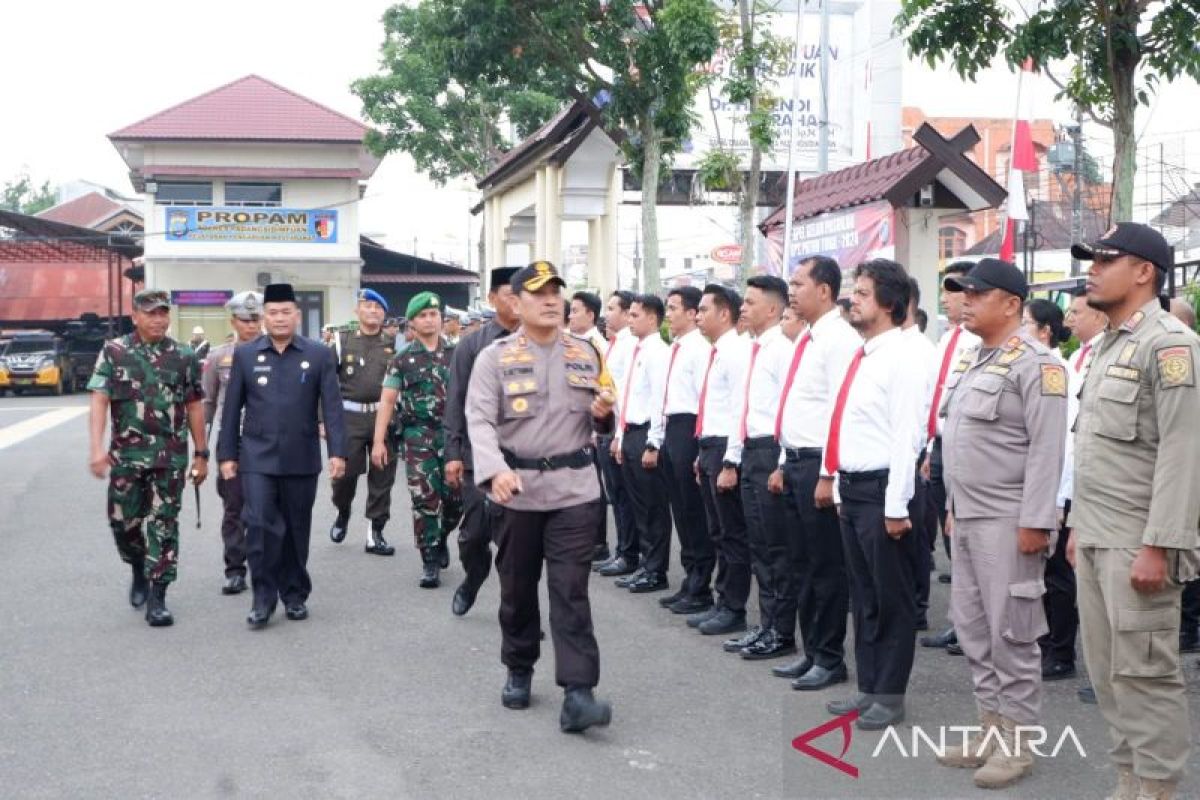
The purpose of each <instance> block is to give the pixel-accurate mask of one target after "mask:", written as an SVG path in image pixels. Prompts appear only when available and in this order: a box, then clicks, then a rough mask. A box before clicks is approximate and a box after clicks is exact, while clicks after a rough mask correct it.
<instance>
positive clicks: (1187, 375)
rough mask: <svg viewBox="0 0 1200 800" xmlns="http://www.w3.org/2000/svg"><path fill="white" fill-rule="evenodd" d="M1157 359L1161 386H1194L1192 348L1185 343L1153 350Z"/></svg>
mask: <svg viewBox="0 0 1200 800" xmlns="http://www.w3.org/2000/svg"><path fill="white" fill-rule="evenodd" d="M1154 356H1155V358H1156V359H1157V361H1158V377H1159V380H1160V381H1162V385H1163V388H1164V389H1165V388H1172V387H1175V386H1194V385H1195V383H1196V377H1195V369H1194V368H1193V364H1192V349H1191V348H1190V347H1188V346H1187V345H1176V346H1174V347H1164V348H1162V349H1161V350H1156V351H1154Z"/></svg>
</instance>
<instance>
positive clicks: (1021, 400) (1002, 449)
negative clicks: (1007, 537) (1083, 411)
mask: <svg viewBox="0 0 1200 800" xmlns="http://www.w3.org/2000/svg"><path fill="white" fill-rule="evenodd" d="M944 391H945V394H946V401H945V403H944V404H943V406H942V411H941V413H942V416H944V417H945V428H944V431H943V434H942V454H943V458H944V459H945V477H946V484H947V489H948V492H947V496H948V503H947V506H948V508H949V509H950V511H951V512H952V513H953V514H954V516H955V518H958V519H980V518H994V517H1015V518H1016V520H1017V525H1018V526H1019V527H1022V528H1038V529H1042V530H1054V529H1055V528H1056V527H1057V516H1056V515H1057V510H1056V508H1055V501H1056V499H1057V494H1058V482H1059V478H1060V476H1061V475H1062V465H1063V449H1064V444H1065V441H1066V431H1067V373H1066V370H1065V369H1064V368H1063V364H1062V361H1061V360H1060V359H1059V358H1058V357H1057V356H1056V355H1055V354H1054V353H1053V352H1052V351H1051V350H1049V349H1048V348H1047V347H1046V346H1045V345H1043V344H1042V343H1041V342H1039V341H1037V340H1036V339H1034V338H1033V337H1031V336H1030V335H1029V334H1028V333H1026V332H1025V331H1023V330H1022V331H1018V332H1017V333H1014V334H1013V335H1012V336H1011V337H1009V338H1008V339H1007V340H1006V341H1005V342H1004V344H1003V345H1001V346H1000V347H996V348H992V349H983V348H981V347H975V348H972V349H970V350H968V351H967V352H965V353H964V354H963V355H962V357H961V358H960V359H959V361H958V363H957V364H956V365H955V367H954V369H953V371H952V372H951V373H950V375H949V376H948V377H947V379H946V386H945V390H944Z"/></svg>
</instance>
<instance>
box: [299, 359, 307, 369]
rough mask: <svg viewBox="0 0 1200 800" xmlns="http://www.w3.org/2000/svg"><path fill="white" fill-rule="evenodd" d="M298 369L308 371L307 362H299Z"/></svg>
mask: <svg viewBox="0 0 1200 800" xmlns="http://www.w3.org/2000/svg"><path fill="white" fill-rule="evenodd" d="M300 369H308V362H307V361H301V362H300Z"/></svg>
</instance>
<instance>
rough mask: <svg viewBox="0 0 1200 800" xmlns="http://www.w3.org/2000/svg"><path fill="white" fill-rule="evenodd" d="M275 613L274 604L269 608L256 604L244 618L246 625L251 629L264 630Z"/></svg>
mask: <svg viewBox="0 0 1200 800" xmlns="http://www.w3.org/2000/svg"><path fill="white" fill-rule="evenodd" d="M274 613H275V604H274V603H271V605H269V606H260V605H258V604H257V603H255V604H254V607H253V608H251V609H250V614H249V616H247V617H246V623H247V624H248V625H249V626H250V627H251V628H265V627H266V625H267V623H268V622H270V621H271V615H272V614H274Z"/></svg>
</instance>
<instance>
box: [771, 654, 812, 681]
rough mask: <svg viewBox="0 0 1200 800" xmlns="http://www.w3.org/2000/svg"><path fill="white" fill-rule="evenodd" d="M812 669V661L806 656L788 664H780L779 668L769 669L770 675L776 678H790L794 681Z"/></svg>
mask: <svg viewBox="0 0 1200 800" xmlns="http://www.w3.org/2000/svg"><path fill="white" fill-rule="evenodd" d="M812 668H813V662H812V659H811V658H809V657H808V656H805V657H804V658H801V659H799V660H797V661H793V662H792V663H790V664H780V665H779V666H776V667H771V674H772V675H774V676H775V677H776V678H791V679H793V680H795V679H796V678H799V677H800V676H801V675H804V674H805V673H807V672H808V671H809V670H810V669H812Z"/></svg>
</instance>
